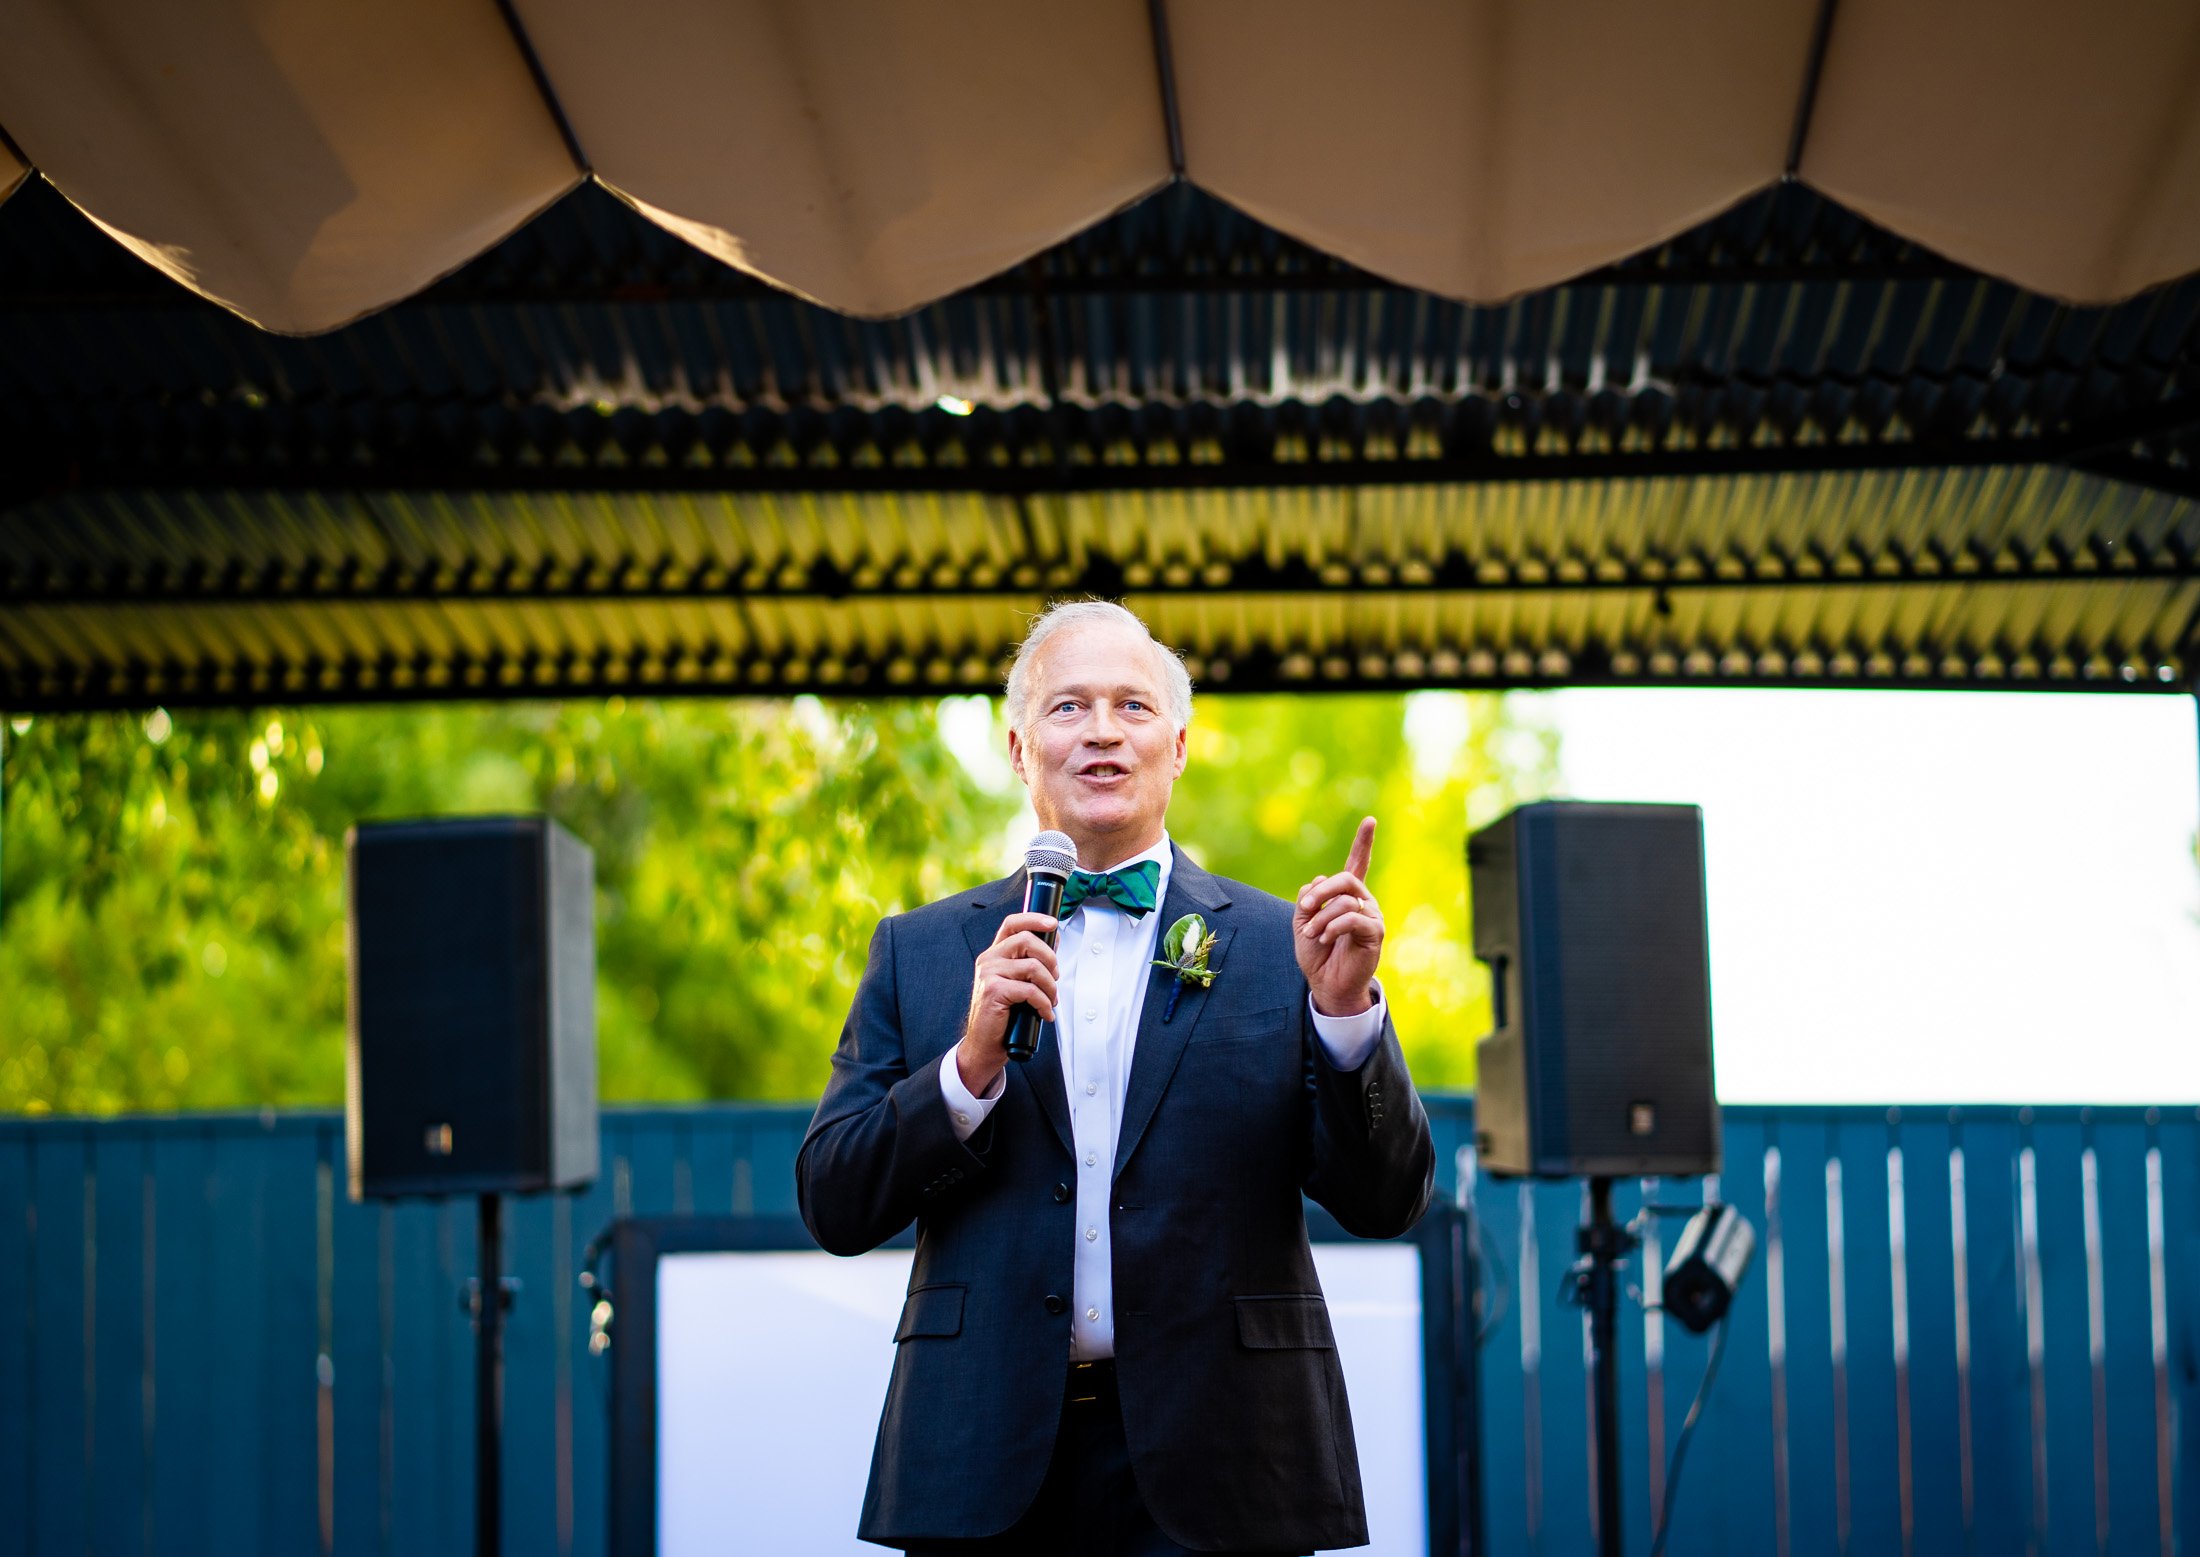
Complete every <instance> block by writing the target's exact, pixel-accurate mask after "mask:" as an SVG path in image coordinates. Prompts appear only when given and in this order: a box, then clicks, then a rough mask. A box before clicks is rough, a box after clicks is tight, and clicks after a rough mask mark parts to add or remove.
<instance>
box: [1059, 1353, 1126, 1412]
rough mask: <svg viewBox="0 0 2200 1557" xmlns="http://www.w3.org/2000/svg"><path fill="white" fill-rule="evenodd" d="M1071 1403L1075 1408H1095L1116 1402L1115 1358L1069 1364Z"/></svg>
mask: <svg viewBox="0 0 2200 1557" xmlns="http://www.w3.org/2000/svg"><path fill="white" fill-rule="evenodd" d="M1069 1403H1070V1405H1071V1406H1072V1407H1073V1408H1084V1409H1093V1408H1096V1407H1100V1406H1112V1405H1114V1404H1115V1359H1114V1358H1113V1357H1103V1358H1101V1359H1100V1360H1099V1361H1098V1362H1073V1363H1071V1364H1070V1365H1069Z"/></svg>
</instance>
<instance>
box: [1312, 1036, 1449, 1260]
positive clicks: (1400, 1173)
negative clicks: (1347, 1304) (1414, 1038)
mask: <svg viewBox="0 0 2200 1557" xmlns="http://www.w3.org/2000/svg"><path fill="white" fill-rule="evenodd" d="M1302 1009H1303V1003H1302ZM1300 1020H1301V1021H1303V1022H1305V1023H1306V1024H1307V1029H1308V1030H1307V1033H1306V1038H1305V1047H1306V1051H1307V1088H1308V1090H1309V1092H1310V1093H1311V1094H1312V1099H1313V1128H1314V1139H1313V1151H1312V1164H1311V1166H1310V1167H1309V1169H1308V1171H1307V1175H1306V1181H1305V1184H1304V1186H1303V1187H1304V1188H1305V1190H1306V1193H1307V1194H1308V1195H1310V1196H1312V1197H1313V1199H1314V1200H1315V1202H1316V1203H1317V1204H1319V1205H1321V1206H1322V1207H1323V1208H1324V1209H1326V1210H1327V1211H1328V1212H1329V1214H1330V1215H1331V1216H1334V1217H1335V1218H1336V1219H1337V1221H1338V1224H1339V1225H1340V1226H1342V1227H1343V1228H1344V1230H1345V1231H1346V1232H1348V1233H1352V1234H1354V1235H1355V1236H1357V1237H1361V1238H1395V1237H1397V1236H1398V1235H1399V1234H1400V1233H1403V1232H1404V1231H1406V1229H1408V1228H1410V1227H1411V1226H1412V1225H1413V1224H1414V1223H1415V1222H1418V1221H1419V1220H1420V1219H1421V1213H1422V1212H1424V1211H1426V1210H1427V1209H1428V1203H1429V1197H1430V1196H1431V1195H1432V1194H1433V1193H1434V1191H1435V1186H1436V1147H1435V1143H1434V1142H1433V1141H1432V1140H1431V1139H1430V1138H1429V1128H1428V1113H1427V1111H1426V1110H1425V1109H1423V1108H1422V1107H1421V1095H1420V1094H1419V1093H1418V1092H1416V1091H1414V1089H1413V1077H1412V1075H1411V1074H1409V1073H1408V1072H1407V1070H1406V1058H1405V1052H1404V1051H1403V1050H1402V1049H1400V1048H1399V1046H1398V1029H1397V1028H1395V1027H1393V1026H1392V1025H1391V1022H1390V1018H1389V1017H1388V1016H1387V1015H1386V1016H1385V1017H1384V1018H1383V1035H1382V1038H1381V1039H1380V1040H1379V1041H1378V1042H1377V1043H1376V1045H1375V1052H1374V1053H1372V1054H1370V1055H1369V1056H1368V1057H1367V1060H1366V1062H1365V1063H1364V1064H1362V1065H1361V1066H1360V1067H1359V1068H1358V1069H1356V1070H1339V1069H1338V1068H1337V1067H1336V1066H1335V1065H1334V1064H1332V1063H1331V1061H1330V1059H1329V1053H1328V1051H1327V1050H1326V1049H1325V1048H1324V1047H1323V1046H1322V1044H1321V1043H1320V1041H1319V1040H1318V1039H1316V1038H1315V1036H1314V1034H1313V1031H1312V1025H1313V1018H1312V1017H1311V1016H1302V1017H1301V1018H1300Z"/></svg>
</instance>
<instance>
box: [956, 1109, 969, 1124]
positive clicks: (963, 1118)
mask: <svg viewBox="0 0 2200 1557" xmlns="http://www.w3.org/2000/svg"><path fill="white" fill-rule="evenodd" d="M955 1123H957V1124H968V1123H970V1116H969V1115H968V1114H965V1113H960V1112H958V1113H957V1114H956V1115H955Z"/></svg>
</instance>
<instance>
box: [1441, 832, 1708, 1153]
mask: <svg viewBox="0 0 2200 1557" xmlns="http://www.w3.org/2000/svg"><path fill="white" fill-rule="evenodd" d="M1467 871H1468V875H1469V877H1470V881H1471V885H1472V888H1473V903H1474V955H1475V956H1476V957H1478V958H1480V959H1481V960H1482V961H1483V962H1485V963H1487V964H1488V965H1489V969H1490V992H1491V994H1490V998H1491V1008H1492V1009H1491V1027H1492V1031H1491V1033H1490V1035H1489V1036H1488V1037H1487V1038H1484V1039H1483V1040H1482V1042H1481V1044H1480V1046H1479V1047H1478V1049H1477V1051H1476V1055H1477V1064H1478V1066H1479V1073H1478V1079H1477V1081H1476V1084H1475V1108H1474V1118H1475V1141H1476V1150H1477V1152H1478V1154H1479V1156H1480V1158H1481V1162H1482V1166H1483V1167H1484V1168H1486V1169H1487V1170H1489V1171H1491V1172H1493V1173H1508V1174H1522V1175H1534V1176H1537V1177H1543V1178H1571V1177H1575V1176H1582V1177H1598V1176H1602V1177H1625V1176H1633V1175H1647V1174H1657V1175H1661V1176H1682V1175H1688V1174H1697V1173H1715V1172H1717V1171H1718V1168H1719V1110H1718V1104H1717V1102H1716V1100H1715V1097H1714V1094H1713V1089H1712V1068H1711V962H1710V955H1709V945H1708V943H1709V939H1710V937H1709V930H1708V924H1707V921H1706V918H1705V910H1704V874H1703V812H1702V811H1701V810H1700V809H1699V808H1697V807H1695V806H1679V805H1593V804H1587V803H1583V802H1577V801H1545V802H1540V803H1537V804H1535V805H1525V806H1521V807H1519V808H1518V809H1517V810H1514V811H1512V812H1510V813H1508V814H1507V815H1505V816H1503V817H1501V818H1499V819H1498V820H1497V821H1495V822H1493V823H1491V824H1490V825H1489V826H1488V827H1485V828H1483V829H1482V830H1481V831H1480V832H1478V833H1476V834H1474V835H1473V836H1472V837H1471V838H1469V839H1468V840H1467Z"/></svg>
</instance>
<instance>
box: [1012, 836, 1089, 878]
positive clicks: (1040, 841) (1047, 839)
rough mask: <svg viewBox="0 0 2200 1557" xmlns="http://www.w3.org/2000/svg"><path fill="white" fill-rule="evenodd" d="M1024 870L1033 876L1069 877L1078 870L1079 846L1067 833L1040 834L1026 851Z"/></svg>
mask: <svg viewBox="0 0 2200 1557" xmlns="http://www.w3.org/2000/svg"><path fill="white" fill-rule="evenodd" d="M1024 868H1025V869H1026V870H1028V871H1030V872H1031V873H1032V874H1033V875H1048V876H1067V875H1068V874H1069V873H1070V872H1071V871H1073V870H1075V869H1076V868H1077V845H1076V844H1074V843H1072V842H1070V838H1069V834H1067V833H1040V834H1038V835H1037V836H1036V837H1034V838H1033V839H1032V840H1031V842H1030V844H1028V845H1027V846H1026V847H1025V849H1024Z"/></svg>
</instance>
